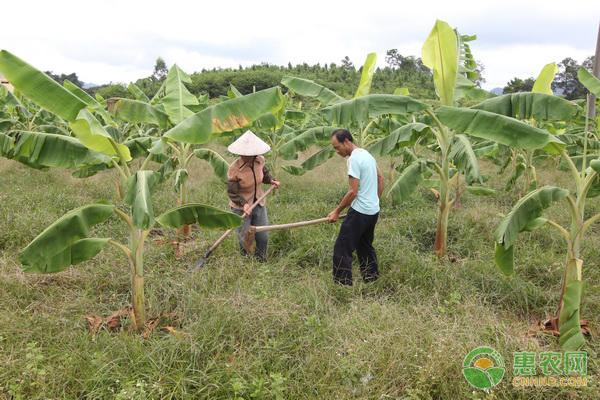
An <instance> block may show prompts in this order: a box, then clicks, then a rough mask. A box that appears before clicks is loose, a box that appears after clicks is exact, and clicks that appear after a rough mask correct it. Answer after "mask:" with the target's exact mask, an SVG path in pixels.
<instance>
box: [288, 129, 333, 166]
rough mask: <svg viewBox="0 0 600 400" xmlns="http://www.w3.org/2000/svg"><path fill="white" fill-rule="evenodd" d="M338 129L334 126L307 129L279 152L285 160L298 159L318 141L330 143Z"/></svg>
mask: <svg viewBox="0 0 600 400" xmlns="http://www.w3.org/2000/svg"><path fill="white" fill-rule="evenodd" d="M336 129H337V128H335V127H332V126H317V127H314V128H310V129H307V130H306V131H304V132H302V133H301V134H300V135H298V136H296V137H295V138H294V139H292V140H290V141H288V142H287V143H285V144H284V145H282V146H281V147H280V148H279V152H280V153H281V155H282V156H283V158H284V159H285V160H292V159H294V160H295V159H297V158H298V153H299V152H301V151H304V150H307V149H308V148H309V147H311V146H313V145H314V144H316V143H317V142H318V141H330V140H331V135H332V134H333V132H334V131H335V130H336Z"/></svg>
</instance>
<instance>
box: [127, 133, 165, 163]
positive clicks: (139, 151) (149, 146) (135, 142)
mask: <svg viewBox="0 0 600 400" xmlns="http://www.w3.org/2000/svg"><path fill="white" fill-rule="evenodd" d="M161 144H162V140H161V139H159V138H155V137H152V136H140V137H137V138H134V139H129V140H128V141H126V142H124V143H123V145H124V146H126V147H127V148H128V149H129V153H130V155H131V158H132V159H136V158H140V157H147V156H148V154H150V153H152V154H154V156H153V158H152V161H155V162H157V163H163V162H165V161H166V160H167V158H168V156H167V155H166V154H162V153H163V150H161Z"/></svg>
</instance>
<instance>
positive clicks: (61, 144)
mask: <svg viewBox="0 0 600 400" xmlns="http://www.w3.org/2000/svg"><path fill="white" fill-rule="evenodd" d="M0 71H2V73H3V74H4V75H5V76H6V77H7V78H8V79H10V81H11V83H12V84H13V86H14V87H15V88H17V89H18V90H19V91H20V92H21V93H22V94H23V95H25V96H26V97H27V98H29V99H30V100H31V101H33V102H35V103H37V104H38V105H39V106H40V107H42V108H44V109H46V110H47V111H49V112H51V113H53V114H56V115H57V116H59V117H60V118H62V119H64V120H65V121H68V123H69V127H70V129H71V130H72V132H73V134H74V137H71V136H64V135H56V134H47V133H39V132H28V131H19V132H17V135H16V136H15V137H12V136H9V135H6V134H4V133H0V147H1V149H2V155H3V156H8V157H9V158H13V159H17V160H26V161H27V162H28V163H33V164H35V165H40V166H43V167H59V168H73V167H78V166H82V165H84V166H90V165H92V166H93V165H97V164H108V163H111V164H112V165H113V167H114V168H115V170H117V171H118V173H119V175H120V177H121V179H122V183H123V187H125V188H126V189H127V190H126V194H125V196H124V202H125V204H124V205H122V204H110V203H108V202H103V203H94V204H89V205H85V206H83V207H80V208H78V209H76V210H73V211H71V212H69V213H67V214H66V215H64V216H63V217H61V218H60V219H59V220H57V221H56V222H55V223H53V224H52V225H50V226H49V227H48V228H47V229H45V230H44V231H43V232H42V233H40V234H39V235H38V236H37V237H36V238H35V239H34V240H33V241H32V242H31V243H30V244H29V245H28V246H27V247H26V248H25V249H24V250H23V251H22V252H21V254H20V261H21V264H22V268H23V269H24V270H25V272H28V273H55V272H59V271H62V270H64V269H66V268H68V267H69V266H71V265H73V264H76V263H80V262H82V261H86V260H89V259H91V258H92V257H94V256H95V255H96V254H98V253H99V252H100V251H101V250H102V249H103V248H104V247H105V246H106V245H107V244H111V245H114V246H116V247H117V248H119V249H120V250H122V251H123V253H124V254H125V256H126V258H127V260H128V262H129V265H130V268H131V281H132V286H131V293H132V306H133V313H134V318H133V319H132V321H133V322H134V326H135V328H136V329H137V330H141V329H143V328H144V326H145V325H144V324H145V322H146V309H145V301H144V278H143V276H144V274H143V255H144V243H145V239H146V237H147V236H148V234H149V232H150V230H151V229H152V227H153V226H154V225H155V223H156V222H158V223H160V224H161V225H163V226H165V227H172V228H173V227H175V228H176V227H179V226H182V225H184V224H190V223H198V224H199V225H200V226H201V227H205V228H233V227H237V226H239V225H241V218H240V217H238V216H236V215H235V214H232V213H229V212H224V211H221V210H218V209H216V208H213V207H210V206H206V205H203V204H187V205H185V206H181V207H177V208H174V209H171V210H168V211H167V212H165V213H163V214H162V215H161V216H159V217H158V218H155V216H154V210H153V204H152V195H153V193H154V191H155V190H156V188H157V186H158V184H159V182H160V180H161V174H160V173H159V172H156V171H152V170H147V169H145V168H142V169H140V170H138V171H137V172H132V171H131V169H130V166H129V165H128V161H130V160H131V159H132V157H131V153H130V150H129V148H128V147H127V146H125V145H123V144H120V143H117V142H116V141H115V139H114V138H113V137H112V136H111V135H110V133H109V132H108V131H107V129H106V128H105V127H104V126H103V125H102V123H101V122H100V121H99V120H98V119H97V118H96V117H95V116H94V114H92V110H94V109H95V108H96V104H94V103H93V102H92V101H91V100H93V99H92V98H91V97H89V98H88V97H86V96H83V95H82V94H81V93H79V92H77V91H75V92H76V93H75V94H73V91H70V90H67V89H66V88H64V87H62V86H60V85H59V84H57V83H56V82H55V81H54V80H52V79H51V78H50V77H48V76H47V75H45V74H44V73H42V72H41V71H39V70H37V69H35V68H34V67H32V66H31V65H29V64H27V63H26V62H25V61H23V60H21V59H20V58H18V57H16V56H14V55H13V54H11V53H9V52H8V51H6V50H2V51H0ZM94 102H95V100H94ZM99 115H102V113H99ZM193 117H194V116H192V117H191V118H193ZM104 118H105V120H106V118H107V115H104ZM108 118H110V117H108ZM215 121H216V122H218V121H219V119H218V118H215ZM212 123H213V121H212V120H211V124H212ZM190 125H191V127H190V128H189V129H191V130H192V132H194V133H196V132H198V127H199V125H198V124H197V123H196V124H193V123H192V124H190ZM200 127H202V126H201V125H200ZM203 128H204V131H200V132H201V133H203V134H204V135H208V136H209V137H210V134H212V132H213V130H214V129H215V128H213V127H212V126H210V127H206V126H204V127H203ZM207 131H208V133H206V132H207ZM188 132H189V131H187V130H182V129H180V130H179V131H178V132H173V130H171V131H169V132H167V134H170V135H172V136H177V135H182V134H187V133H188ZM144 164H145V165H144V167H145V166H146V165H147V163H146V162H145V163H144ZM124 206H125V207H124ZM121 208H125V209H126V210H127V211H123V210H122V209H121ZM111 215H116V216H117V217H119V218H120V219H121V220H122V221H123V222H124V223H125V225H126V226H127V229H128V232H129V243H128V244H129V246H127V245H125V244H122V243H119V242H118V241H116V240H113V239H111V238H91V237H89V234H90V230H91V229H92V228H93V227H94V226H95V225H97V224H99V223H101V222H104V221H106V220H107V219H108V218H109V217H110V216H111Z"/></svg>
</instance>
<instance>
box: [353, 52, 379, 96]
mask: <svg viewBox="0 0 600 400" xmlns="http://www.w3.org/2000/svg"><path fill="white" fill-rule="evenodd" d="M376 63H377V53H369V54H368V55H367V60H366V61H365V64H364V65H363V69H362V75H361V77H360V82H359V83H358V89H357V90H356V94H355V95H354V98H357V97H360V96H366V95H368V94H369V93H370V92H371V83H373V73H374V72H375V64H376Z"/></svg>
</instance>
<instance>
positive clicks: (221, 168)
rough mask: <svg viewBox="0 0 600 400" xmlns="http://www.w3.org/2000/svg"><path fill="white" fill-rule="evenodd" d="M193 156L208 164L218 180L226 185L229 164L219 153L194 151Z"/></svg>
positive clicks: (206, 150) (202, 150)
mask: <svg viewBox="0 0 600 400" xmlns="http://www.w3.org/2000/svg"><path fill="white" fill-rule="evenodd" d="M194 155H195V156H196V157H198V158H200V159H201V160H204V161H207V162H208V163H210V165H211V166H212V168H213V170H214V171H215V175H217V176H218V177H219V179H221V181H223V183H227V171H228V170H229V163H228V162H227V161H225V159H224V158H223V157H221V156H220V155H219V153H217V152H216V151H213V150H209V149H197V150H194Z"/></svg>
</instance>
